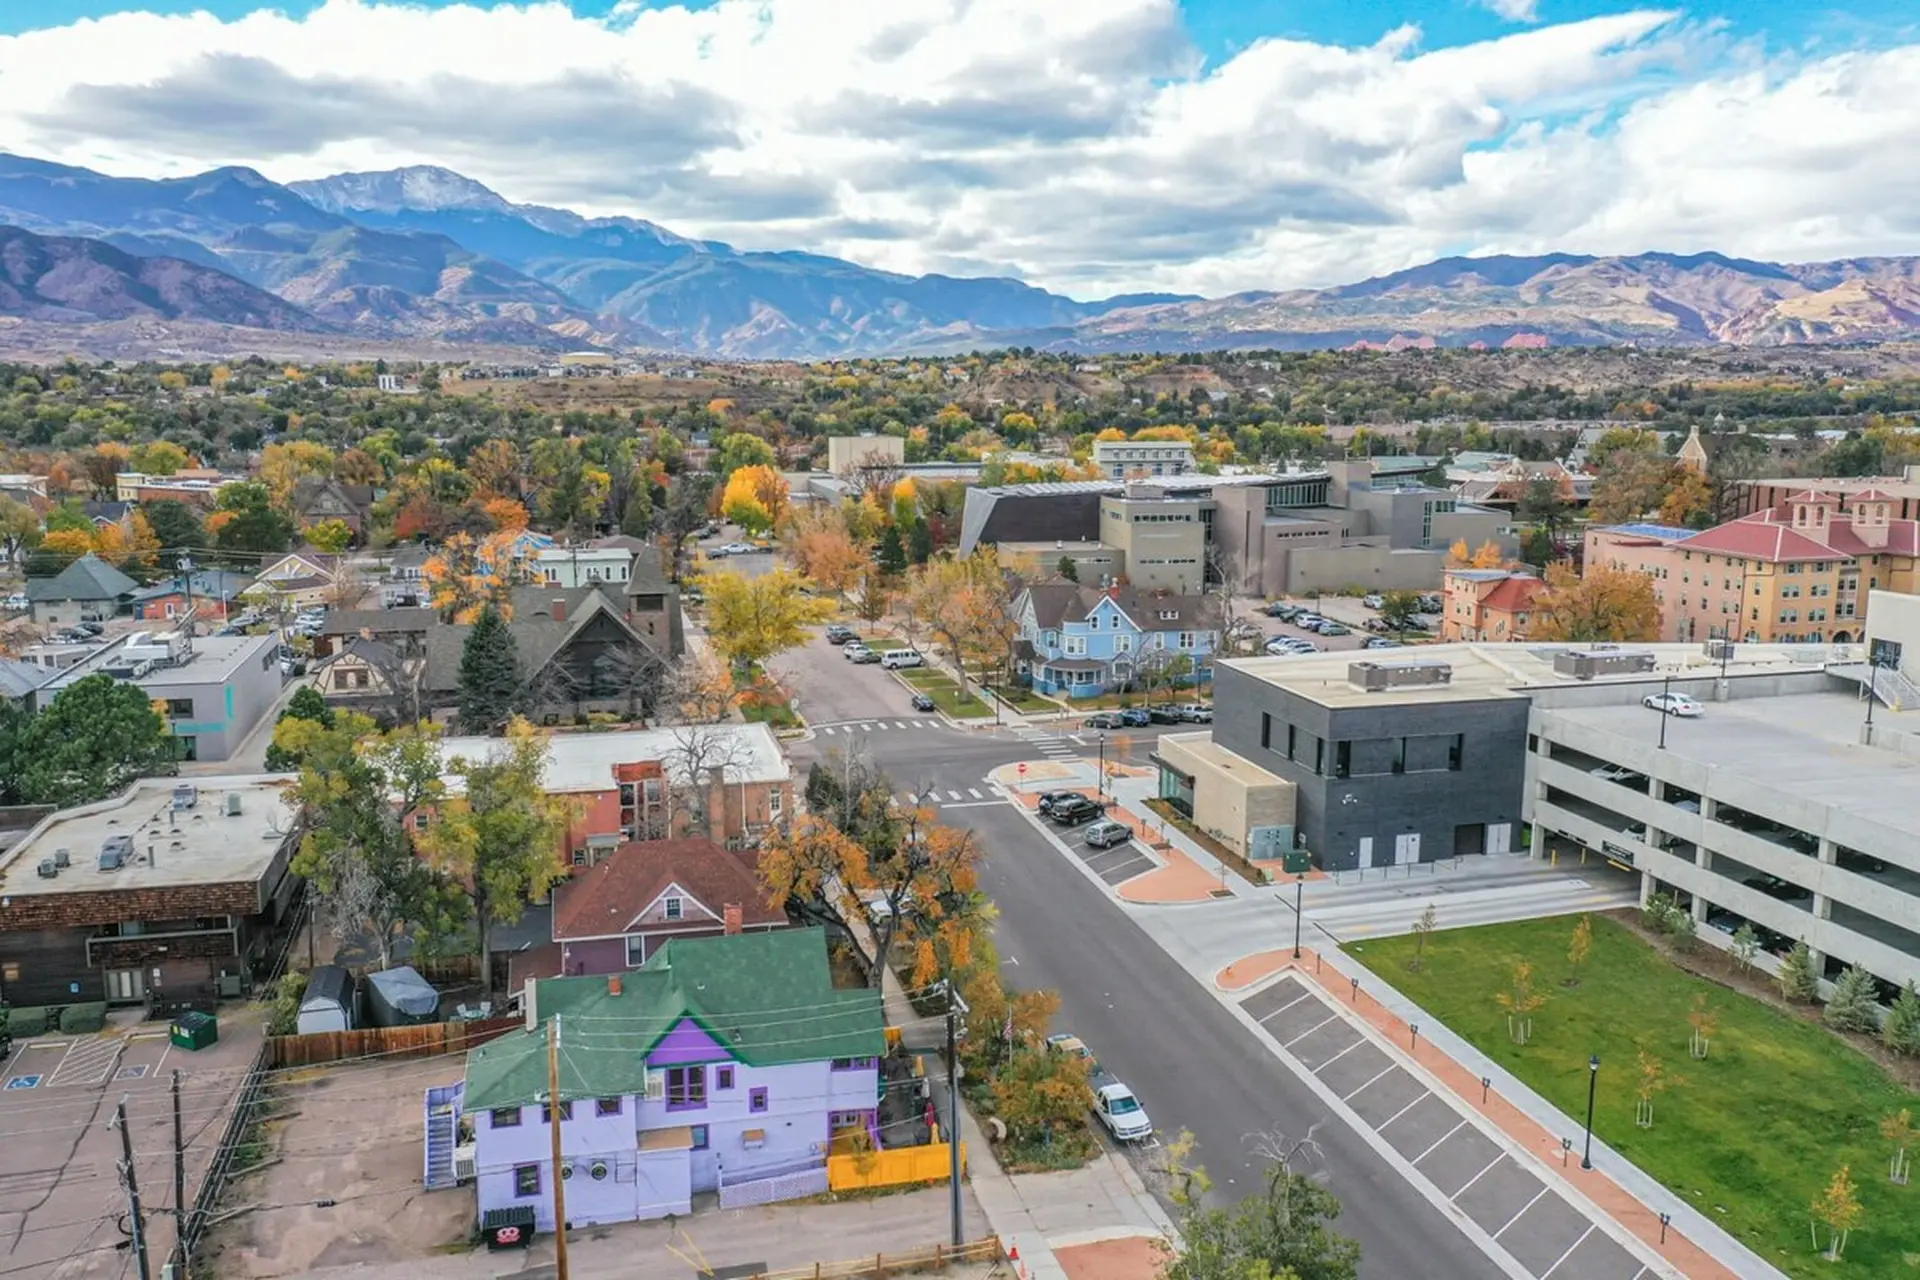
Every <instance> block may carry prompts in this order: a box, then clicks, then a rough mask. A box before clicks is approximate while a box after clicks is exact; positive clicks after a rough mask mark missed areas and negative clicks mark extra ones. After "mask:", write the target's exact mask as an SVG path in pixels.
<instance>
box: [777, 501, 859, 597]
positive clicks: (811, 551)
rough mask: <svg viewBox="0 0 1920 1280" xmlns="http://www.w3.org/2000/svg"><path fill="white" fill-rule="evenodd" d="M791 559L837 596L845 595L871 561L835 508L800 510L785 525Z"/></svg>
mask: <svg viewBox="0 0 1920 1280" xmlns="http://www.w3.org/2000/svg"><path fill="white" fill-rule="evenodd" d="M785 545H786V552H787V559H788V560H789V561H791V562H792V564H793V567H794V568H795V569H796V570H798V571H799V572H800V573H801V574H803V575H805V576H806V577H808V578H811V579H812V580H813V581H814V583H815V584H817V585H818V586H820V587H822V588H824V589H825V590H827V591H831V592H832V593H833V594H834V595H836V596H845V595H846V594H847V592H848V591H850V590H852V589H853V586H854V584H855V583H857V582H858V581H859V580H860V571H861V569H863V568H864V567H865V566H866V565H867V564H868V563H869V562H868V560H867V556H866V552H865V551H864V550H863V549H862V548H861V546H860V545H859V543H858V542H857V541H856V540H855V538H854V536H853V534H852V532H851V531H850V530H849V529H848V528H847V520H846V517H845V516H844V515H843V514H842V513H841V512H840V511H839V509H837V508H834V507H822V508H819V509H817V510H805V509H801V510H796V511H794V512H793V513H792V514H791V515H789V516H788V518H787V522H786V527H785Z"/></svg>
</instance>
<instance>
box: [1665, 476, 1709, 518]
mask: <svg viewBox="0 0 1920 1280" xmlns="http://www.w3.org/2000/svg"><path fill="white" fill-rule="evenodd" d="M1660 523H1662V524H1670V525H1678V526H1680V527H1682V528H1687V529H1705V528H1707V527H1708V526H1709V525H1711V524H1712V523H1713V482H1712V481H1710V480H1708V479H1707V477H1705V476H1703V475H1701V474H1700V473H1699V472H1697V471H1693V470H1691V469H1689V468H1687V467H1675V468H1674V470H1673V472H1672V483H1671V485H1670V486H1669V487H1668V489H1667V495H1666V497H1664V498H1662V499H1661V500H1660Z"/></svg>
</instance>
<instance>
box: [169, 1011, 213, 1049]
mask: <svg viewBox="0 0 1920 1280" xmlns="http://www.w3.org/2000/svg"><path fill="white" fill-rule="evenodd" d="M167 1038H168V1039H169V1040H171V1041H172V1042H173V1043H174V1044H175V1045H177V1046H179V1047H180V1048H182V1049H204V1048H206V1047H207V1046H208V1045H210V1044H212V1043H214V1042H215V1041H216V1040H218V1039H219V1038H220V1023H219V1021H218V1020H217V1019H216V1018H215V1017H214V1016H213V1015H212V1014H210V1013H192V1012H189V1013H183V1014H181V1015H180V1016H179V1017H177V1018H175V1019H174V1020H173V1025H172V1026H171V1027H169V1028H168V1037H167Z"/></svg>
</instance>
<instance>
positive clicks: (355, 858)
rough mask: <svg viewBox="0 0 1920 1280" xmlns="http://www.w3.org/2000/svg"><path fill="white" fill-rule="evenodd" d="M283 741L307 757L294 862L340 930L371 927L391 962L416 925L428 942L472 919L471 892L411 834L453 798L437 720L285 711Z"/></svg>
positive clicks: (384, 960)
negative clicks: (426, 814) (397, 724)
mask: <svg viewBox="0 0 1920 1280" xmlns="http://www.w3.org/2000/svg"><path fill="white" fill-rule="evenodd" d="M289 709H290V710H291V707H290V708H289ZM274 747H275V749H277V750H280V751H283V752H285V753H287V754H288V755H292V756H296V757H298V758H299V759H300V761H301V765H300V778H299V781H298V782H297V783H296V784H295V785H294V787H293V790H292V792H291V794H292V797H293V799H294V800H295V801H296V802H297V803H298V804H299V806H300V812H301V822H302V825H303V826H304V827H305V828H306V834H305V835H304V836H303V837H302V838H301V841H300V849H299V852H298V853H297V854H296V855H295V857H294V860H293V869H294V871H296V872H298V873H299V874H300V875H302V876H305V877H306V878H307V880H308V881H309V882H310V883H311V884H312V885H313V887H314V889H315V890H316V891H317V892H318V894H319V895H320V900H321V902H322V903H323V904H325V906H326V908H327V913H328V916H329V917H330V919H331V920H332V922H333V925H334V928H335V931H336V932H339V933H343V934H344V933H347V932H348V931H352V932H354V933H358V934H361V935H364V937H365V938H366V940H367V941H368V943H370V944H371V946H372V948H373V949H374V952H375V955H376V958H377V959H378V961H379V966H380V968H382V969H385V968H389V967H391V966H392V964H393V960H394V945H395V943H396V942H397V941H398V940H399V939H400V938H401V937H403V936H405V935H406V934H407V930H408V926H409V925H413V926H417V928H416V930H415V936H414V938H413V941H414V944H415V946H416V947H419V946H422V945H424V944H427V943H429V942H431V941H432V940H434V939H436V938H440V937H445V936H447V935H448V934H449V933H451V932H453V931H454V930H455V929H456V928H457V927H458V926H459V925H460V924H461V923H463V922H464V920H465V919H466V913H467V898H466V895H465V893H464V891H463V890H462V889H461V888H460V887H459V886H457V885H454V884H452V883H451V882H449V881H448V880H447V879H446V877H445V876H444V875H443V874H441V872H440V871H439V870H437V869H436V868H435V867H434V866H433V865H431V864H430V863H428V862H426V861H423V860H422V859H420V858H419V857H417V856H416V855H415V853H414V848H413V841H412V837H411V834H410V833H411V831H412V829H413V827H414V822H415V816H416V815H417V814H418V813H420V812H421V811H422V810H424V809H433V808H437V807H438V806H440V805H442V804H443V803H444V802H445V799H446V788H445V784H444V783H443V782H442V781H441V777H440V754H439V749H438V743H437V735H436V733H435V731H434V730H433V728H432V726H430V725H422V726H418V727H409V728H403V729H396V730H394V731H393V732H391V733H387V734H382V733H380V732H378V731H377V730H376V729H375V728H374V725H373V721H372V720H370V719H368V718H367V717H366V716H363V715H358V714H355V713H353V712H345V713H342V714H341V715H340V716H339V717H338V718H337V720H336V719H335V718H333V717H328V718H327V719H326V720H324V721H322V720H320V719H315V718H308V717H293V718H285V717H283V718H282V719H281V721H280V722H279V723H278V724H277V725H275V726H274Z"/></svg>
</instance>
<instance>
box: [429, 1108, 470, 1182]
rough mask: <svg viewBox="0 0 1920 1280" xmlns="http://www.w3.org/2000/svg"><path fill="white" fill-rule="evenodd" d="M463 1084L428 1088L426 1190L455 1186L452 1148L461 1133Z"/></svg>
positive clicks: (456, 1180)
mask: <svg viewBox="0 0 1920 1280" xmlns="http://www.w3.org/2000/svg"><path fill="white" fill-rule="evenodd" d="M465 1089H466V1086H465V1085H464V1084H450V1085H440V1086H437V1087H435V1088H432V1089H429V1090H427V1102H426V1108H427V1152H426V1177H425V1179H424V1181H425V1183H426V1187H427V1190H429V1191H442V1190H445V1189H447V1188H449V1187H453V1186H456V1185H458V1179H457V1178H456V1177H455V1176H454V1169H453V1148H454V1144H455V1142H456V1141H457V1140H458V1138H459V1132H460V1096H461V1094H462V1093H463V1092H464V1091H465Z"/></svg>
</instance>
